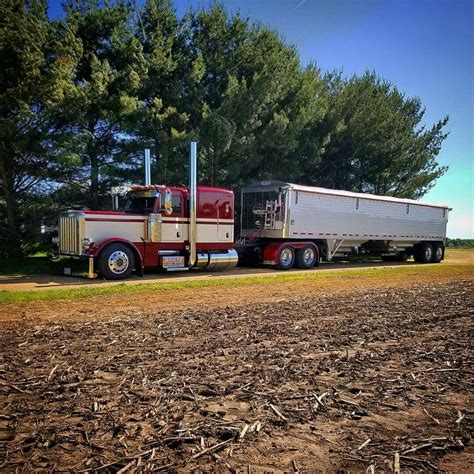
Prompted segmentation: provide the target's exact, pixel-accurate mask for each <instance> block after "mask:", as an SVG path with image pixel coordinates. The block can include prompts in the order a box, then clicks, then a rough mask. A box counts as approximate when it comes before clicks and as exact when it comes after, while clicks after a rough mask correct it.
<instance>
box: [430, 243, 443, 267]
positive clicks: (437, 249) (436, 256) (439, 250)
mask: <svg viewBox="0 0 474 474" xmlns="http://www.w3.org/2000/svg"><path fill="white" fill-rule="evenodd" d="M443 258H444V245H443V244H433V263H439V262H441V260H443Z"/></svg>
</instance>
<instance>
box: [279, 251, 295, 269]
mask: <svg viewBox="0 0 474 474" xmlns="http://www.w3.org/2000/svg"><path fill="white" fill-rule="evenodd" d="M292 262H293V252H292V251H291V250H290V249H289V248H285V249H283V250H282V251H281V252H280V264H281V265H282V266H284V267H289V266H291V263H292Z"/></svg>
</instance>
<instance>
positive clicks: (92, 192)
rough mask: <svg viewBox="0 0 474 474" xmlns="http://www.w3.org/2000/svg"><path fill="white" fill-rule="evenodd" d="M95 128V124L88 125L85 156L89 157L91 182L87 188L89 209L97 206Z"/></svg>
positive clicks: (97, 163)
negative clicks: (88, 135)
mask: <svg viewBox="0 0 474 474" xmlns="http://www.w3.org/2000/svg"><path fill="white" fill-rule="evenodd" d="M95 126H96V122H91V123H89V128H88V130H89V134H90V137H91V138H90V139H89V143H88V144H87V154H88V156H89V163H90V180H91V185H90V188H89V207H90V208H91V209H97V207H98V205H99V159H98V156H97V152H96V146H95V145H96V144H95V136H94V132H95Z"/></svg>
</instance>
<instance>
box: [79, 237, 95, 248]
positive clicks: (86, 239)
mask: <svg viewBox="0 0 474 474" xmlns="http://www.w3.org/2000/svg"><path fill="white" fill-rule="evenodd" d="M93 243H94V241H93V240H92V239H89V237H84V238H83V239H82V248H83V249H84V250H86V249H88V248H89V247H90V246H91V245H92V244H93Z"/></svg>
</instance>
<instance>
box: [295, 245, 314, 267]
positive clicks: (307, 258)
mask: <svg viewBox="0 0 474 474" xmlns="http://www.w3.org/2000/svg"><path fill="white" fill-rule="evenodd" d="M317 260H318V252H317V250H316V248H315V247H314V245H307V246H306V247H303V248H302V249H298V250H297V251H296V266H297V267H298V268H302V269H305V270H307V269H309V268H313V267H314V266H315V265H316V262H317Z"/></svg>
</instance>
